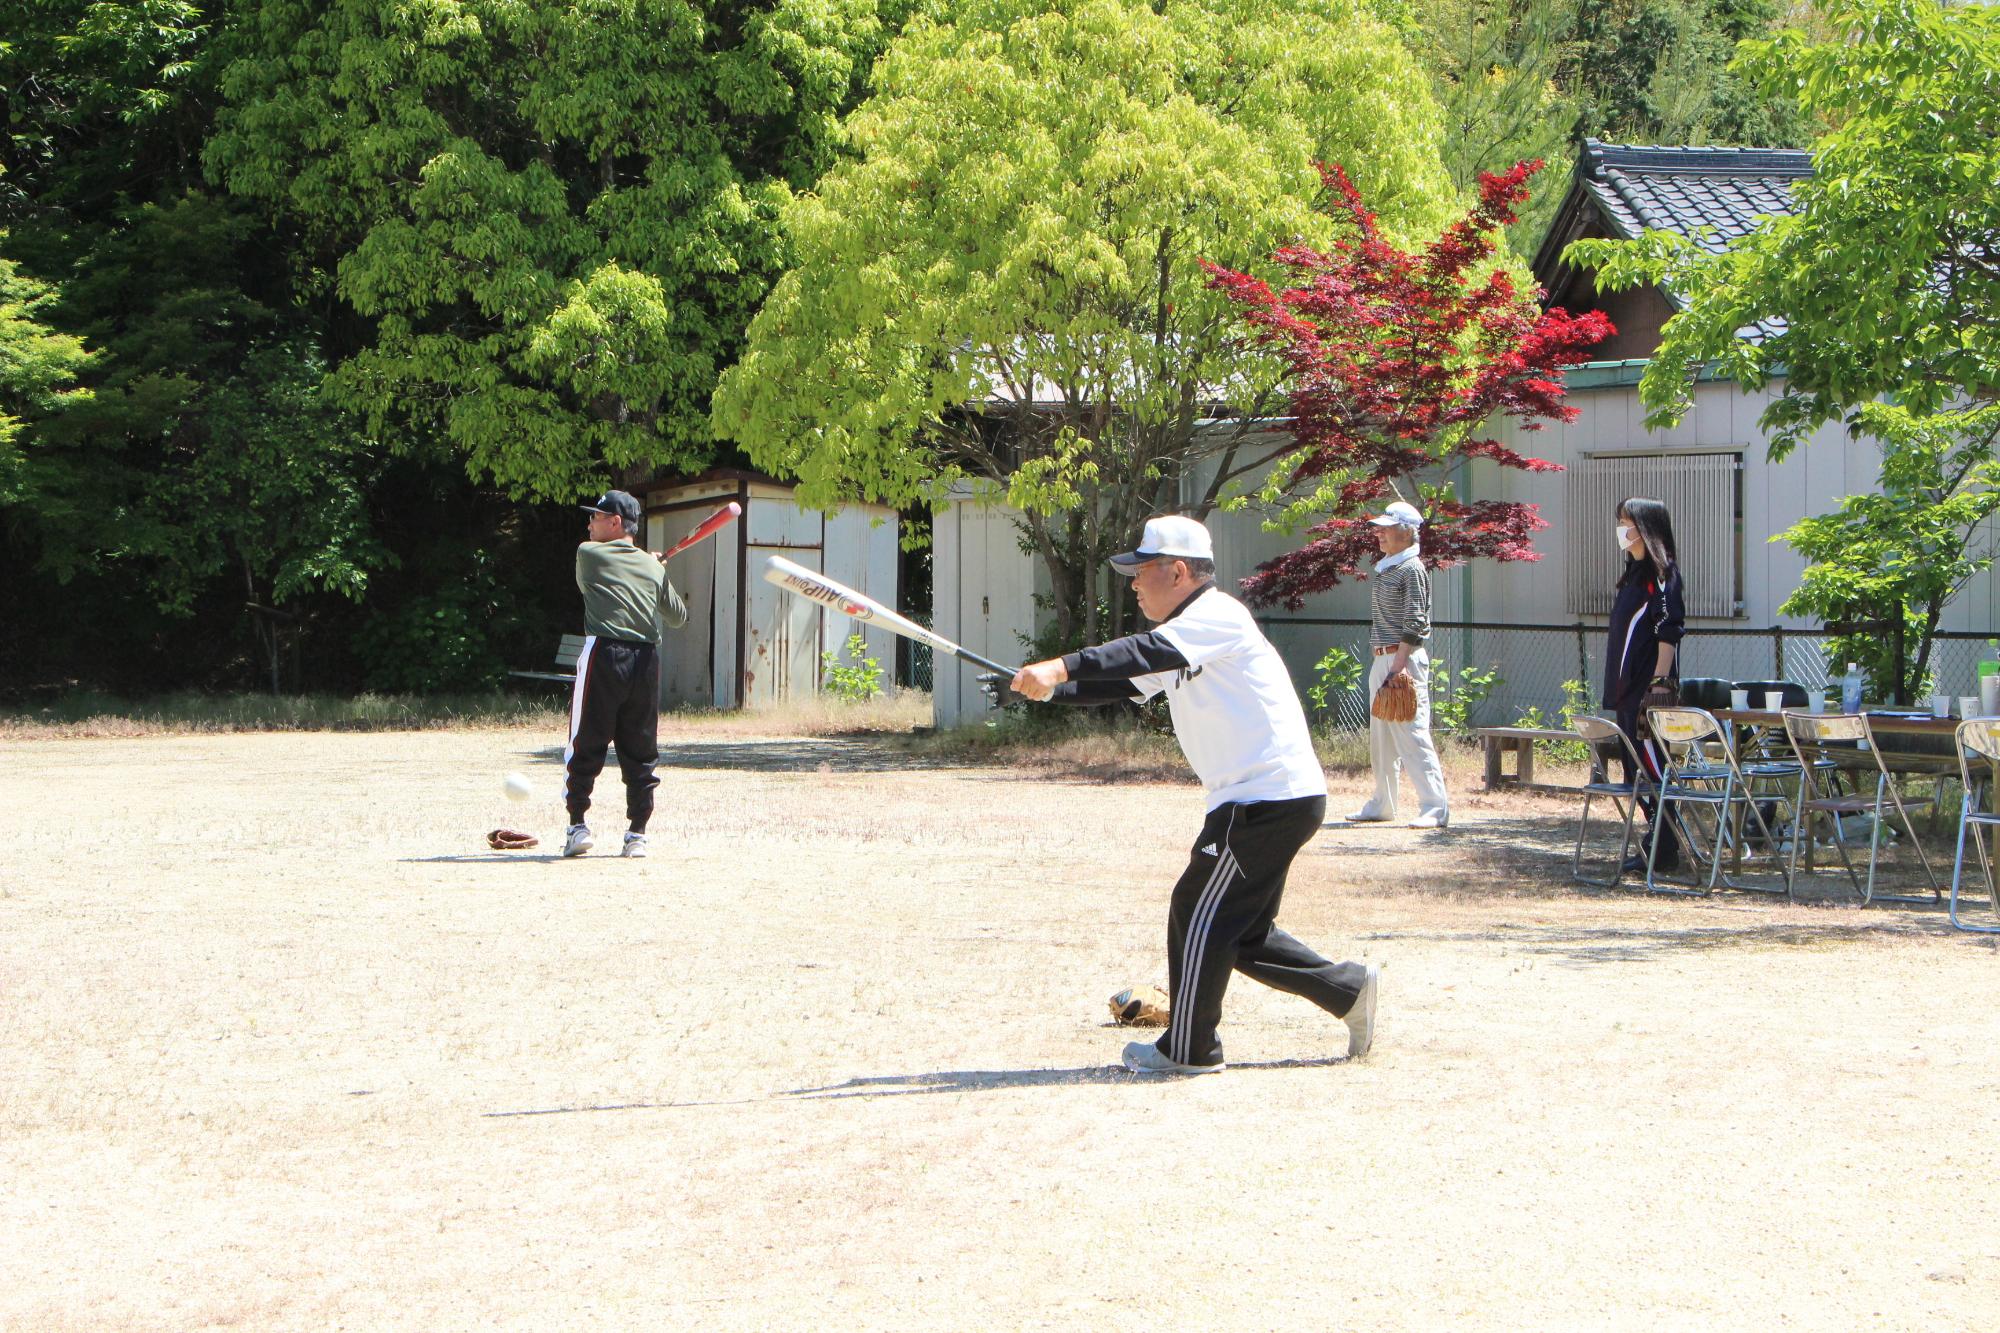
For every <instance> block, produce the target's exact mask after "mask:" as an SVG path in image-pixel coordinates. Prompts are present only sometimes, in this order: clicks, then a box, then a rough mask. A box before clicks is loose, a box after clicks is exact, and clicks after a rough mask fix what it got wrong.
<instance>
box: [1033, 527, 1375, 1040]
mask: <svg viewBox="0 0 2000 1333" xmlns="http://www.w3.org/2000/svg"><path fill="white" fill-rule="evenodd" d="M1111 563H1112V565H1113V566H1114V567H1115V568H1116V569H1117V570H1118V572H1119V573H1121V574H1125V575H1127V576H1128V577H1130V578H1131V579H1132V588H1133V591H1134V593H1136V594H1137V596H1138V599H1139V610H1140V611H1141V612H1142V613H1143V614H1144V615H1145V616H1146V618H1147V619H1148V620H1151V621H1153V622H1154V623H1155V624H1156V626H1157V628H1155V629H1153V630H1151V631H1149V632H1147V633H1143V634H1133V635H1128V636H1127V637H1125V638H1122V639H1115V640H1113V641H1112V642H1110V643H1106V644H1102V645H1100V646H1098V647H1095V648H1085V649H1084V650H1083V651H1082V652H1076V653H1070V654H1069V655H1067V656H1065V657H1060V658H1052V659H1050V660H1049V661H1046V662H1035V663H1032V664H1030V665H1028V666H1025V667H1022V668H1021V670H1020V672H1019V673H1018V674H1016V675H1015V676H1014V678H1013V680H1012V681H1011V682H1009V688H1011V689H1012V690H1014V691H1015V692H1016V693H1018V694H1021V695H1023V696H1025V697H1027V698H1029V699H1034V700H1038V701H1043V702H1046V701H1051V700H1053V701H1055V702H1058V703H1076V704H1102V703H1110V702H1113V701H1116V700H1119V699H1150V698H1151V697H1152V696H1154V695H1156V694H1159V693H1162V692H1165V694H1166V696H1167V705H1168V707H1169V708H1170V709H1171V710H1172V712H1173V718H1174V732H1175V734H1176V735H1177V736H1178V737H1179V738H1180V743H1181V750H1182V752H1183V753H1184V754H1186V755H1187V759H1188V763H1189V764H1191V765H1192V766H1193V767H1194V771H1195V774H1196V776H1198V777H1199V778H1200V779H1201V782H1202V785H1203V786H1204V787H1206V788H1207V789H1208V818H1207V819H1205V820H1204V821H1203V822H1202V826H1201V836H1199V837H1198V838H1196V839H1195V843H1194V851H1193V853H1192V855H1191V856H1190V858H1189V860H1188V868H1187V870H1186V871H1185V872H1183V873H1182V875H1181V878H1180V882H1179V883H1177V884H1175V885H1174V894H1173V906H1172V909H1171V911H1170V912H1169V915H1168V918H1167V983H1168V984H1167V989H1168V992H1169V993H1170V994H1171V995H1172V997H1173V1016H1172V1021H1171V1022H1170V1023H1169V1024H1168V1026H1167V1031H1166V1034H1165V1035H1164V1036H1162V1037H1161V1038H1160V1040H1159V1041H1158V1043H1157V1044H1148V1043H1146V1042H1138V1041H1135V1042H1133V1043H1132V1044H1131V1045H1129V1046H1127V1047H1126V1048H1125V1067H1126V1068H1127V1069H1131V1070H1133V1071H1135V1072H1137V1073H1142V1074H1208V1073H1214V1072H1215V1071H1217V1070H1219V1069H1221V1068H1222V1042H1221V1039H1220V1038H1219V1037H1218V1036H1217V1035H1216V1025H1217V1024H1218V1023H1219V1022H1221V1019H1222V993H1223V991H1224V990H1225V989H1227V988H1228V986H1229V974H1230V972H1231V971H1232V970H1234V971H1238V972H1241V973H1243V974H1244V975H1245V976H1248V977H1252V978H1255V979H1256V980H1258V981H1261V982H1263V983H1264V984H1265V985H1267V986H1275V987H1276V988H1278V989H1279V990H1282V991H1289V992H1291V993H1292V994H1294V995H1303V996H1304V997H1305V998H1306V999H1308V1000H1311V1001H1312V1002H1313V1003H1314V1004H1316V1005H1318V1006H1319V1007H1320V1008H1322V1009H1325V1010H1327V1011H1328V1012H1329V1013H1331V1014H1334V1015H1335V1016H1337V1017H1339V1018H1341V1019H1343V1020H1345V1022H1346V1024H1347V1053H1348V1054H1349V1055H1350V1056H1361V1055H1366V1054H1367V1053H1368V1048H1369V1046H1370V1045H1371V1044H1372V1043H1373V1041H1374V1037H1375V997H1376V992H1377V991H1378V990H1379V989H1380V986H1381V974H1380V970H1379V969H1378V968H1377V967H1376V965H1374V964H1369V965H1367V966H1363V965H1362V964H1360V963H1331V962H1328V961H1327V960H1326V959H1324V958H1322V957H1320V956H1319V955H1318V954H1317V953H1314V952H1313V951H1312V950H1311V949H1309V948H1307V947H1306V946H1305V945H1304V944H1301V943H1300V942H1299V941H1298V940H1295V939H1293V938H1292V937H1291V936H1290V935H1287V934H1286V933H1285V932H1284V931H1282V930H1280V929H1278V927H1277V925H1276V924H1275V923H1276V920H1277V916H1278V903H1279V900H1280V899H1281V898H1282V897H1283V896H1284V891H1285V874H1286V872H1287V871H1289V870H1290V869H1291V865H1292V858H1293V857H1295V856H1297V855H1298V853H1299V849H1300V848H1302V847H1304V846H1305V845H1306V843H1307V842H1308V841H1310V840H1311V838H1312V836H1313V834H1315V833H1317V832H1318V831H1319V827H1320V823H1321V821H1322V820H1323V819H1324V818H1325V816H1326V772H1325V770H1323V769H1322V768H1321V767H1320V765H1319V758H1318V756H1317V755H1315V754H1314V753H1313V747H1312V737H1311V735H1310V734H1309V733H1308V732H1307V730H1306V715H1305V710H1304V709H1303V708H1301V707H1299V696H1298V692H1297V691H1296V690H1295V689H1293V688H1292V678H1291V676H1290V675H1289V674H1288V673H1287V672H1286V670H1285V664H1284V662H1283V661H1282V660H1280V658H1279V657H1278V653H1277V650H1276V649H1274V648H1273V647H1271V644H1270V641H1269V640H1268V639H1266V638H1265V637H1264V635H1263V633H1262V632H1261V631H1259V630H1258V628H1257V623H1256V622H1255V621H1254V620H1252V619H1251V618H1250V612H1249V611H1248V610H1247V609H1246V608H1245V607H1244V605H1243V604H1242V603H1241V602H1239V601H1237V600H1236V599H1235V598H1234V597H1231V596H1230V595H1229V594H1227V593H1225V592H1223V591H1222V590H1221V589H1220V588H1218V587H1216V586H1215V548H1214V545H1213V544H1212V543H1211V542H1210V540H1209V535H1208V529H1207V528H1205V527H1203V526H1202V525H1201V524H1200V523H1198V522H1196V521H1195V520H1194V519H1191V518H1181V517H1178V516H1168V517H1163V518H1154V519H1148V520H1147V522H1146V530H1145V533H1144V535H1143V537H1142V538H1141V540H1140V542H1139V545H1138V549H1136V550H1134V551H1131V552H1128V553H1126V554H1124V555H1115V556H1113V557H1111Z"/></svg>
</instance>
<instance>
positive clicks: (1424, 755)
mask: <svg viewBox="0 0 2000 1333" xmlns="http://www.w3.org/2000/svg"><path fill="white" fill-rule="evenodd" d="M1369 522H1371V523H1373V524H1374V525H1375V537H1376V541H1377V542H1378V543H1379V544H1380V546H1381V548H1382V558H1381V559H1380V560H1378V561H1376V562H1375V582H1374V588H1373V593H1372V596H1371V598H1370V624H1369V627H1368V646H1369V647H1370V648H1371V649H1372V650H1373V651H1374V657H1375V661H1374V665H1373V668H1372V669H1371V670H1370V671H1369V673H1368V699H1369V701H1370V703H1373V701H1374V699H1375V692H1376V691H1377V690H1379V689H1381V688H1382V682H1383V681H1386V680H1388V679H1389V678H1391V677H1392V676H1395V675H1397V674H1398V673H1406V674H1408V675H1409V676H1410V677H1411V678H1412V679H1413V680H1414V681H1415V683H1416V687H1417V715H1416V717H1414V718H1412V719H1411V720H1410V721H1408V722H1384V721H1383V720H1382V719H1381V718H1379V717H1375V716H1374V715H1373V713H1372V711H1371V713H1370V716H1369V719H1368V757H1369V760H1370V763H1371V766H1372V767H1373V768H1374V770H1375V794H1374V796H1372V797H1370V798H1369V800H1368V802H1367V803H1366V804H1365V805H1363V806H1362V807H1361V808H1360V809H1359V810H1356V811H1355V812H1354V813H1353V814H1351V815H1349V816H1348V819H1349V820H1351V821H1353V822H1355V823H1359V824H1368V823H1383V822H1387V821H1389V820H1392V819H1394V818H1395V817H1396V785H1397V784H1396V774H1397V772H1398V770H1401V771H1403V772H1407V773H1408V774H1409V775H1410V785H1411V786H1413V787H1415V788H1416V789H1417V817H1416V818H1415V819H1412V820H1411V821H1410V827H1411V828H1443V827H1444V826H1445V825H1446V824H1448V823H1450V822H1451V806H1450V802H1449V801H1448V800H1447V799H1446V797H1445V794H1444V766H1443V765H1442V764H1440V763H1439V762H1438V754H1437V747H1436V746H1435V745H1433V744H1432V743H1431V695H1430V655H1429V654H1428V653H1427V652H1426V651H1425V650H1424V645H1425V644H1426V643H1427V642H1428V641H1429V639H1430V636H1431V580H1430V575H1429V574H1428V573H1427V572H1425V570H1424V562H1423V558H1422V556H1421V555H1420V554H1419V548H1418V545H1417V530H1418V529H1419V528H1421V527H1423V525H1424V516H1423V515H1422V514H1420V513H1418V512H1417V510H1416V506H1414V505H1410V504H1405V503H1404V502H1403V501H1401V500H1398V501H1396V502H1395V503H1393V504H1391V505H1390V506H1389V507H1388V508H1386V509H1384V510H1383V511H1382V512H1381V513H1380V514H1378V515H1376V516H1375V517H1374V518H1372V519H1370V520H1369Z"/></svg>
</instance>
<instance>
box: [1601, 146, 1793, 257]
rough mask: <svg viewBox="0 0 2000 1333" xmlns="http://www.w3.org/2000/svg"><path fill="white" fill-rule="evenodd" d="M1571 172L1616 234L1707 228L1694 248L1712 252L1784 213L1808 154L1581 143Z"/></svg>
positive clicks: (1790, 150) (1788, 209)
mask: <svg viewBox="0 0 2000 1333" xmlns="http://www.w3.org/2000/svg"><path fill="white" fill-rule="evenodd" d="M1577 174H1578V176H1579V177H1580V178H1581V180H1582V183H1583V186H1584V188H1585V189H1587V190H1589V191H1590V193H1591V197H1592V198H1594V199H1595V200H1596V201H1597V205H1598V207H1599V208H1600V209H1601V210H1603V213H1604V216H1605V217H1606V218H1607V219H1608V220H1609V221H1610V222H1611V224H1612V226H1614V227H1616V228H1617V229H1618V232H1619V234H1621V235H1623V236H1627V237H1633V236H1637V235H1638V234H1639V233H1640V232H1642V231H1646V230H1653V231H1675V232H1679V233H1680V234H1681V235H1683V236H1689V235H1692V234H1693V233H1694V232H1695V231H1696V230H1698V229H1699V228H1702V227H1710V228H1713V229H1714V230H1713V232H1712V234H1710V235H1709V236H1707V237H1705V238H1704V239H1703V241H1702V242H1701V243H1702V244H1703V245H1704V246H1705V247H1706V248H1708V249H1709V250H1712V251H1715V252H1716V253H1720V252H1722V251H1724V250H1726V249H1728V248H1729V246H1730V244H1731V243H1732V242H1734V241H1735V240H1737V239H1738V238H1739V237H1742V236H1746V235H1748V234H1749V233H1750V232H1752V231H1755V230H1756V229H1757V227H1758V224H1759V223H1760V221H1761V220H1762V219H1763V218H1765V217H1767V216H1769V215H1771V214H1774V213H1790V212H1791V211H1792V209H1793V204H1792V183H1793V182H1794V181H1799V180H1803V179H1805V178H1806V177H1808V176H1810V175H1812V154H1811V153H1808V152H1806V151H1805V150H1803V149H1795V148H1635V147H1630V146H1627V145H1623V144H1608V143H1599V142H1598V141H1597V140H1595V139H1586V140H1584V142H1583V160H1582V162H1581V163H1579V166H1578V171H1577Z"/></svg>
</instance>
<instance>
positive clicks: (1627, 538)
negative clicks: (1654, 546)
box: [1618, 523, 1636, 551]
mask: <svg viewBox="0 0 2000 1333" xmlns="http://www.w3.org/2000/svg"><path fill="white" fill-rule="evenodd" d="M1635 535H1636V534H1634V532H1633V531H1632V529H1631V528H1628V527H1626V526H1625V525H1624V524H1623V523H1620V524H1619V525H1618V549H1619V550H1621V551H1623V550H1629V549H1630V548H1631V545H1632V538H1633V537H1634V536H1635Z"/></svg>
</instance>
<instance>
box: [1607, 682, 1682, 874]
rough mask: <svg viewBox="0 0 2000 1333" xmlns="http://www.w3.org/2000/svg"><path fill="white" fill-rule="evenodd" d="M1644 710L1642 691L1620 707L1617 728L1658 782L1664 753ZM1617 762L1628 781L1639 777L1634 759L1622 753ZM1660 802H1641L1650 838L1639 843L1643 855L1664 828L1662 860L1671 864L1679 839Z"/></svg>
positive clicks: (1675, 860) (1676, 854)
mask: <svg viewBox="0 0 2000 1333" xmlns="http://www.w3.org/2000/svg"><path fill="white" fill-rule="evenodd" d="M1645 713H1646V699H1645V696H1644V695H1643V694H1641V695H1637V696H1635V697H1634V698H1633V699H1632V700H1631V701H1630V702H1628V703H1623V704H1620V705H1619V706H1618V710H1617V716H1618V729H1619V730H1620V731H1622V732H1624V733H1625V734H1626V735H1627V736H1628V737H1630V738H1631V740H1632V748H1633V749H1635V750H1637V751H1638V752H1639V762H1640V763H1641V764H1644V765H1645V767H1646V776H1647V778H1649V779H1650V780H1652V781H1653V782H1656V783H1657V782H1658V781H1659V780H1660V771H1661V763H1662V762H1663V756H1662V754H1661V750H1660V745H1659V742H1658V741H1655V740H1654V739H1653V737H1652V734H1651V733H1650V732H1648V731H1647V730H1646V726H1645V722H1644V718H1645ZM1618 762H1619V764H1620V765H1621V766H1622V767H1623V768H1624V770H1625V781H1627V782H1630V781H1632V780H1633V778H1634V777H1635V776H1637V775H1636V774H1634V773H1633V772H1632V761H1631V760H1630V759H1628V758H1626V757H1625V756H1624V755H1622V754H1621V755H1619V757H1618ZM1657 804H1658V803H1657V802H1655V801H1653V800H1651V799H1645V800H1641V801H1640V802H1639V805H1640V807H1641V808H1642V809H1644V810H1645V812H1646V839H1647V840H1646V841H1645V842H1642V843H1641V844H1640V845H1639V850H1640V853H1641V854H1642V855H1643V854H1644V853H1645V851H1646V849H1647V848H1649V847H1651V846H1652V841H1651V840H1652V839H1653V838H1655V837H1657V836H1659V834H1660V831H1661V830H1662V829H1664V830H1665V831H1666V839H1667V840H1666V841H1665V842H1663V843H1661V844H1660V859H1661V860H1662V861H1663V862H1666V863H1669V864H1672V863H1676V862H1677V861H1678V858H1679V856H1680V846H1681V844H1680V839H1679V838H1676V837H1675V836H1674V834H1673V829H1672V828H1671V827H1670V826H1668V825H1666V824H1663V823H1662V822H1661V820H1660V812H1659V810H1658V809H1657V808H1656V807H1657Z"/></svg>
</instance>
